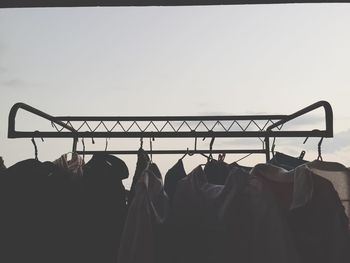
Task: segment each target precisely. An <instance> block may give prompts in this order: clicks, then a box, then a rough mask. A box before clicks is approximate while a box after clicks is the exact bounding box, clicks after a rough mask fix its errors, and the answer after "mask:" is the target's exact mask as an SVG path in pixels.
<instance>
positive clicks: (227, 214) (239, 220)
mask: <svg viewBox="0 0 350 263" xmlns="http://www.w3.org/2000/svg"><path fill="white" fill-rule="evenodd" d="M170 215H171V216H170V218H169V221H171V223H170V224H171V225H172V228H173V238H172V240H174V241H173V242H172V244H174V245H173V248H174V249H173V252H172V253H171V256H169V259H170V262H173V263H193V262H201V263H214V262H215V263H217V262H220V263H228V262H240V263H256V262H270V263H271V262H275V263H282V262H298V260H297V258H296V253H295V250H294V247H293V245H292V244H291V237H290V233H289V232H288V228H287V224H286V222H283V220H282V218H281V216H280V215H279V212H278V207H277V204H276V203H275V202H274V198H273V196H272V194H271V193H270V192H269V191H267V189H265V186H264V184H263V183H262V180H261V179H259V178H257V177H253V176H249V175H248V174H247V173H246V172H244V171H243V170H241V169H233V170H231V171H230V174H229V176H228V177H227V180H226V181H225V184H224V185H215V184H211V183H208V181H207V177H206V174H205V173H204V171H203V169H202V168H201V167H200V166H199V167H197V168H195V169H194V170H193V171H192V172H191V173H190V174H189V175H188V176H186V177H185V178H184V179H182V180H181V181H179V182H178V184H177V189H176V192H175V196H174V201H173V206H172V209H171V214H170Z"/></svg>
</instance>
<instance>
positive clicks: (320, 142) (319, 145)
mask: <svg viewBox="0 0 350 263" xmlns="http://www.w3.org/2000/svg"><path fill="white" fill-rule="evenodd" d="M323 138H324V137H322V138H321V140H320V141H319V142H318V144H317V150H318V156H317V160H320V161H323V159H322V153H321V147H322V142H323Z"/></svg>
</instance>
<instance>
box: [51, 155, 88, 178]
mask: <svg viewBox="0 0 350 263" xmlns="http://www.w3.org/2000/svg"><path fill="white" fill-rule="evenodd" d="M53 163H54V164H55V165H57V166H58V167H60V168H62V169H63V170H65V171H67V172H69V173H71V174H72V175H76V176H83V166H84V164H85V163H84V160H83V158H82V157H81V156H79V155H78V154H77V153H72V159H71V160H68V158H67V154H63V155H62V156H61V157H60V158H58V159H57V160H55V161H53Z"/></svg>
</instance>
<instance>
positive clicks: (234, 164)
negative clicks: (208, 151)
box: [228, 162, 253, 172]
mask: <svg viewBox="0 0 350 263" xmlns="http://www.w3.org/2000/svg"><path fill="white" fill-rule="evenodd" d="M228 168H229V170H231V169H232V168H241V169H242V170H243V171H246V172H250V171H251V170H252V169H253V167H249V166H244V165H240V164H238V163H236V162H233V163H230V164H228Z"/></svg>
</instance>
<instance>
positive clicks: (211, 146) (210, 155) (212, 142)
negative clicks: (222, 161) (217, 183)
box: [209, 137, 215, 158]
mask: <svg viewBox="0 0 350 263" xmlns="http://www.w3.org/2000/svg"><path fill="white" fill-rule="evenodd" d="M214 141H215V137H213V138H211V141H210V144H209V152H210V153H209V158H213V154H212V152H213V144H214Z"/></svg>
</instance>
